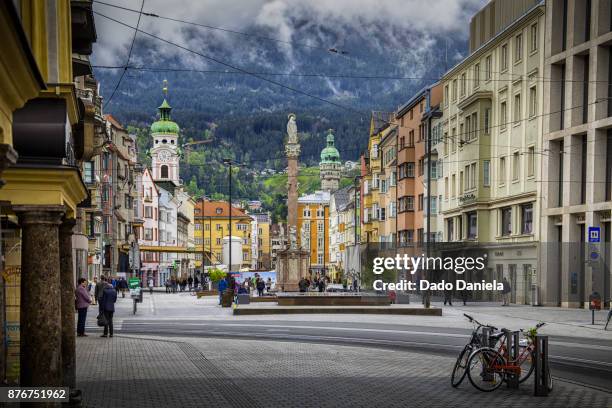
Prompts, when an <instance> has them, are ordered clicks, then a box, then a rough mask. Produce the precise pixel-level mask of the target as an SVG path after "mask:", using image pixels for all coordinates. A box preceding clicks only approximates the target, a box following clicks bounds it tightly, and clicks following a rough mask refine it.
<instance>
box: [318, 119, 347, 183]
mask: <svg viewBox="0 0 612 408" xmlns="http://www.w3.org/2000/svg"><path fill="white" fill-rule="evenodd" d="M341 168H342V163H341V162H340V153H339V152H338V149H336V146H334V134H333V133H332V130H331V129H329V130H328V133H327V146H325V148H324V149H323V150H322V151H321V161H320V162H319V176H320V177H321V190H323V191H329V192H334V191H336V190H338V189H339V188H340V173H341Z"/></svg>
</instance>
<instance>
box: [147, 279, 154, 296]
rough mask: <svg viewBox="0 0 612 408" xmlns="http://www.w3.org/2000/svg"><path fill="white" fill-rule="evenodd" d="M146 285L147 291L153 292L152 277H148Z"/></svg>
mask: <svg viewBox="0 0 612 408" xmlns="http://www.w3.org/2000/svg"><path fill="white" fill-rule="evenodd" d="M148 286H149V293H151V294H153V278H149V282H148Z"/></svg>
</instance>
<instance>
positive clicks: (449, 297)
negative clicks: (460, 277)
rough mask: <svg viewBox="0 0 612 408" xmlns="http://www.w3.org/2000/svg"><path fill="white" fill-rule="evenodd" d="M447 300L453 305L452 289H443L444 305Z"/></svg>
mask: <svg viewBox="0 0 612 408" xmlns="http://www.w3.org/2000/svg"><path fill="white" fill-rule="evenodd" d="M447 302H448V305H449V306H452V305H453V290H452V289H444V306H446V303H447Z"/></svg>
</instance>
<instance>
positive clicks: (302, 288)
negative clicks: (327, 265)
mask: <svg viewBox="0 0 612 408" xmlns="http://www.w3.org/2000/svg"><path fill="white" fill-rule="evenodd" d="M308 286H309V284H308V281H307V280H306V278H304V277H303V276H302V279H300V281H299V282H298V287H299V288H300V292H308Z"/></svg>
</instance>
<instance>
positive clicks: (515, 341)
mask: <svg viewBox="0 0 612 408" xmlns="http://www.w3.org/2000/svg"><path fill="white" fill-rule="evenodd" d="M504 334H505V336H506V349H507V351H506V352H507V353H508V358H507V361H509V362H510V361H511V362H516V361H518V358H519V332H518V331H513V332H511V331H510V330H504ZM507 379H508V381H507V384H508V388H513V389H517V388H518V387H519V374H518V373H516V372H511V371H509V372H508V374H507Z"/></svg>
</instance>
